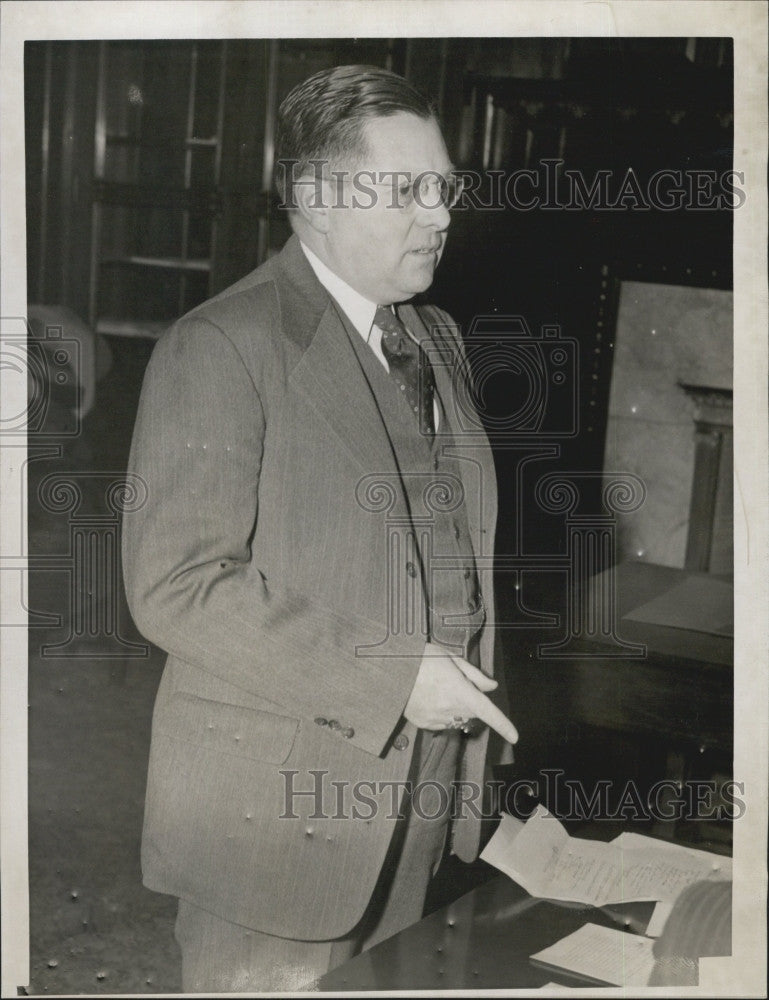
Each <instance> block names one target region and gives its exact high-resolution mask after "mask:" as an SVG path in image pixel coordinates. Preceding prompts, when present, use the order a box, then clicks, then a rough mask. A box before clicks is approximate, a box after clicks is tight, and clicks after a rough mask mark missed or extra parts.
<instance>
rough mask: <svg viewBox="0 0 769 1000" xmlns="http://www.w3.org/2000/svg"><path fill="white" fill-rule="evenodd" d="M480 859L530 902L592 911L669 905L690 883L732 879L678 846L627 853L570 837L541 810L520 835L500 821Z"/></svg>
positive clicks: (703, 856) (718, 864)
mask: <svg viewBox="0 0 769 1000" xmlns="http://www.w3.org/2000/svg"><path fill="white" fill-rule="evenodd" d="M643 839H644V840H645V839H646V838H643ZM671 848H672V849H671ZM481 857H482V858H483V860H484V861H487V862H488V863H489V864H491V865H494V866H495V867H496V868H499V870H500V871H502V872H504V873H505V874H506V875H509V876H510V878H512V879H514V880H515V881H516V882H517V883H518V884H519V885H521V886H523V888H524V889H525V890H526V891H527V892H528V893H530V894H531V895H532V896H538V897H542V898H545V899H558V900H563V901H568V902H574V903H585V904H587V905H590V906H605V905H606V904H608V903H630V902H638V901H646V900H667V901H670V900H673V899H675V898H676V896H677V895H678V894H679V893H680V892H681V891H682V890H683V889H685V888H686V887H687V886H689V885H692V884H693V883H694V882H699V881H700V880H702V879H717V880H723V879H725V878H730V877H731V868H730V867H729V870H728V873H727V872H725V871H724V867H725V866H724V864H723V863H724V862H725V861H726V860H727V859H724V858H717V856H715V855H711V854H707V853H705V852H701V851H694V850H688V849H685V848H684V849H680V848H679V847H678V846H677V845H670V846H668V845H666V844H662V845H660V844H659V842H656V841H651V840H650V841H649V845H648V846H647V845H646V844H643V845H641V846H632V847H631V846H627V841H625V842H621V841H620V842H618V841H613V842H612V843H609V844H606V843H602V842H600V841H595V840H581V839H579V838H576V837H570V836H569V834H568V833H567V832H566V830H565V829H564V828H563V826H562V825H561V824H560V823H559V822H558V820H557V819H556V818H555V817H554V816H552V815H551V814H550V813H549V812H548V811H547V809H545V808H544V807H543V806H537V808H536V809H535V810H534V812H533V813H532V814H531V816H530V818H529V819H528V821H527V822H526V823H525V824H524V826H523V829H521V827H520V824H518V823H516V821H515V820H514V819H513V818H512V817H508V816H503V817H502V821H501V823H500V825H499V827H498V828H497V830H496V832H495V834H494V836H493V837H492V838H491V840H490V841H489V843H488V844H487V845H486V848H485V849H484V851H483V853H482V854H481ZM714 859H715V860H714Z"/></svg>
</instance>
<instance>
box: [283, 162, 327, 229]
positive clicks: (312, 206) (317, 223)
mask: <svg viewBox="0 0 769 1000" xmlns="http://www.w3.org/2000/svg"><path fill="white" fill-rule="evenodd" d="M292 196H293V199H294V204H295V206H296V210H297V212H298V213H299V215H300V216H301V217H302V218H303V219H304V221H305V222H306V223H307V224H308V225H309V226H311V227H312V228H313V229H314V230H315V231H316V232H318V233H327V232H328V230H329V225H330V218H329V216H330V212H331V206H332V205H333V197H334V194H333V191H332V188H331V184H330V183H329V181H327V180H325V179H323V178H322V177H319V176H314V177H311V176H307V177H300V178H299V180H298V181H295V182H294V188H293V192H292Z"/></svg>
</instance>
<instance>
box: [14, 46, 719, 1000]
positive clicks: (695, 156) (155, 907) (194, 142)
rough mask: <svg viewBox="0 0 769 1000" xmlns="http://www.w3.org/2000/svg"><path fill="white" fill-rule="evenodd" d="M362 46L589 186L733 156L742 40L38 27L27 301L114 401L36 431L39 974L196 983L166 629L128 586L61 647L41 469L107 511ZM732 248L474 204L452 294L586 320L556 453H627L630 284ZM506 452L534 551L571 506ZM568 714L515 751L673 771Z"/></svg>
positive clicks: (448, 110)
mask: <svg viewBox="0 0 769 1000" xmlns="http://www.w3.org/2000/svg"><path fill="white" fill-rule="evenodd" d="M346 62H365V63H373V64H377V65H380V66H387V67H388V68H391V69H393V70H395V71H396V72H400V73H403V74H405V75H406V76H407V77H409V78H410V79H411V80H412V81H413V82H414V83H415V84H416V85H417V86H418V87H420V88H421V89H423V90H424V91H425V92H427V93H428V94H430V95H431V96H433V97H435V98H436V101H437V104H438V107H439V112H440V116H441V119H442V123H443V127H444V133H445V136H446V141H447V146H448V148H449V151H450V153H451V154H452V156H453V157H454V160H455V163H456V164H457V166H459V167H462V168H472V169H477V170H482V169H484V168H488V167H491V168H493V169H499V170H502V171H505V172H508V173H509V172H512V171H515V170H518V169H522V168H528V169H536V168H537V167H538V165H539V164H540V163H541V162H542V160H544V159H548V158H559V159H562V160H563V168H565V169H572V170H580V171H582V172H583V173H584V174H585V175H586V179H587V181H588V183H589V182H590V180H591V178H592V177H593V175H594V174H595V172H596V171H597V170H609V171H611V172H612V174H613V176H614V178H615V181H614V182H613V189H616V182H617V179H621V178H622V177H624V176H625V174H626V172H627V170H628V169H629V168H632V169H633V170H634V172H635V173H636V175H637V176H638V178H639V181H640V186H641V188H642V189H645V186H646V185H645V180H646V178H648V177H649V176H651V175H652V174H653V173H654V172H655V171H657V170H660V169H671V170H677V169H680V170H684V171H702V170H712V171H717V172H718V173H719V174H721V173H723V172H724V171H726V170H728V169H730V168H731V167H732V162H733V105H732V77H733V62H732V44H731V40H730V39H718V38H707V39H686V38H675V39H670V38H633V39H628V38H625V39H604V38H573V39H557V38H556V39H536V38H533V39H529V38H524V39H494V40H489V39H478V38H476V39H473V38H469V39H419V40H404V39H397V38H396V39H376V40H370V39H354V40H353V39H326V40H323V39H321V40H317V39H313V40H302V39H292V40H280V41H276V42H264V41H258V40H248V41H245V40H233V41H228V42H227V43H222V42H219V41H206V42H197V43H196V42H192V41H190V42H186V41H176V42H165V41H158V42H152V41H136V42H131V41H125V42H111V43H101V42H90V41H89V42H56V41H53V42H28V43H27V45H26V51H25V88H26V89H25V101H26V157H27V239H28V245H27V273H28V297H29V301H30V302H35V303H46V304H52V305H62V306H66V307H68V308H69V309H70V310H72V311H73V312H74V313H75V314H76V315H77V316H79V317H80V318H81V319H82V320H83V321H84V322H85V323H86V324H87V325H88V326H89V327H90V328H91V329H93V330H96V331H97V332H98V333H99V337H100V340H99V354H98V359H97V360H98V364H97V373H98V374H99V376H100V380H99V382H98V385H97V395H96V405H95V407H94V408H93V409H92V410H91V412H90V413H89V414H88V415H87V416H86V417H85V419H84V421H83V423H82V427H81V432H80V433H79V434H78V435H76V436H74V437H72V438H67V437H64V436H62V437H60V438H59V437H57V428H61V427H62V426H64V424H65V423H66V421H67V417H66V414H67V412H68V408H69V407H71V405H72V403H73V398H72V396H71V395H68V394H67V390H60V389H58V388H57V387H56V386H53V385H51V386H48V387H47V392H48V396H49V398H50V406H49V407H48V410H47V414H46V424H45V426H44V428H42V432H41V435H40V437H39V441H40V442H41V443H45V442H48V443H49V444H50V443H51V442H54V444H55V449H56V454H54V455H53V456H50V455H49V456H48V457H46V456H45V455H44V454H43V452H40V453H39V455H40V457H38V458H35V457H34V456H35V445H36V444H37V439H36V437H35V435H34V434H31V435H30V456H31V458H32V461H31V462H30V466H29V481H30V489H29V497H30V508H29V534H30V553H31V557H32V565H33V572H32V573H31V576H30V606H31V608H32V609H33V611H34V612H43V611H47V612H49V613H51V614H54V615H58V616H59V624H58V625H56V626H53V625H51V624H50V623H49V624H48V625H40V626H38V627H34V626H33V627H32V628H31V629H30V641H31V647H30V712H31V716H30V813H29V815H30V848H31V858H30V866H31V867H30V875H31V902H32V950H33V956H32V957H33V987H34V988H35V989H36V990H37V991H40V992H42V991H44V990H48V991H50V992H59V991H60V992H70V991H73V992H78V991H80V992H86V991H87V992H93V991H101V992H118V991H121V990H126V991H132V992H134V991H136V992H138V991H149V992H155V991H162V990H170V989H174V988H178V979H177V977H178V968H177V962H178V959H177V957H176V951H175V945H174V943H173V941H172V939H171V931H170V928H171V923H172V919H173V905H172V902H171V901H168V900H165V899H163V898H162V897H158V896H155V895H154V894H151V893H148V892H146V891H145V890H143V889H142V888H141V885H140V874H139V870H138V841H139V833H140V826H141V814H142V801H143V787H144V785H143V782H144V772H145V768H146V754H147V748H148V740H149V722H150V712H151V706H152V700H153V697H154V690H155V687H156V685H157V682H158V680H159V674H160V669H161V667H162V659H163V657H162V655H161V654H160V653H159V651H158V650H155V649H153V648H147V649H146V650H145V655H143V656H139V657H138V658H136V657H133V656H132V655H128V654H126V655H125V656H124V657H122V656H121V655H120V653H119V647H120V644H121V643H123V642H132V643H141V641H142V640H141V637H140V636H138V634H137V633H136V632H135V629H134V627H133V625H132V623H131V621H130V618H129V616H128V612H127V608H126V607H125V604H124V598H123V596H122V591H121V590H120V584H119V583H118V584H117V587H118V591H117V594H118V598H119V599H118V602H117V616H118V632H119V637H120V641H119V642H118V643H117V647H116V648H118V653H117V654H116V655H114V656H108V655H102V654H105V651H104V650H102V654H100V651H99V648H98V641H97V642H96V643H94V639H93V636H92V637H90V638H89V637H88V636H85V637H83V638H82V641H81V642H80V644H78V641H75V642H74V643H70V645H69V647H68V649H69V653H68V655H67V656H62V655H58V654H57V652H56V651H51V650H50V649H48V650H46V649H44V647H45V645H46V643H55V642H62V641H63V640H64V639H66V637H67V631H68V629H69V630H70V632H71V631H72V618H73V615H74V614H75V610H74V609H75V598H74V597H73V598H72V600H70V596H69V595H68V593H67V586H66V577H65V574H63V573H55V572H50V571H46V570H44V569H42V568H40V569H35V568H34V559H35V558H39V559H41V560H43V561H44V560H45V558H47V557H50V556H52V555H56V554H58V555H61V554H62V553H65V552H66V551H67V549H68V545H69V544H70V540H71V537H72V536H71V532H72V522H71V519H70V520H69V521H68V519H67V518H66V517H62V515H61V514H56V513H55V512H52V511H51V509H49V508H48V509H47V508H46V507H45V505H44V504H42V503H41V502H40V501H39V497H38V493H37V488H38V487H39V486H40V484H41V483H42V481H43V480H44V479H45V477H46V476H48V475H50V474H52V473H55V472H58V473H62V474H65V475H70V474H71V475H74V476H75V477H80V478H79V481H80V484H81V488H82V493H83V507H82V509H83V510H86V511H89V510H90V511H91V512H93V513H95V514H98V513H99V512H100V511H101V506H100V505H102V494H103V490H102V492H100V490H101V489H102V488H101V487H97V486H96V485H95V484H94V480H93V477H90V476H89V474H90V473H92V472H95V471H101V472H103V471H105V470H108V471H109V472H110V473H111V474H113V475H115V476H119V474H120V472H121V471H122V470H123V469H124V467H125V461H126V458H127V451H128V446H129V443H130V433H131V428H132V422H133V417H134V413H135V407H136V401H137V398H138V392H139V388H140V384H141V378H142V374H143V370H144V366H145V365H146V362H147V359H148V357H149V354H150V352H151V349H152V345H153V336H154V335H155V334H156V333H157V332H158V331H159V330H160V329H162V328H163V326H164V325H165V324H167V323H169V322H171V321H172V320H173V319H174V318H176V317H177V316H178V315H180V314H181V313H182V312H183V311H185V310H186V309H188V308H191V307H192V306H193V305H195V304H196V303H197V302H199V301H202V300H203V299H204V298H206V297H207V296H208V295H209V294H212V293H215V292H216V291H218V290H220V289H222V288H224V287H226V286H227V285H228V284H230V283H231V282H232V281H234V280H236V279H237V278H239V277H241V276H242V275H243V274H245V273H247V272H248V271H249V270H250V269H251V268H253V267H255V266H256V265H257V264H258V263H259V262H260V261H261V260H262V259H264V257H265V256H266V255H267V254H269V253H271V252H274V251H275V250H276V249H278V248H279V247H280V246H281V245H282V243H283V242H284V240H285V238H286V236H287V234H288V227H287V223H286V220H285V218H284V217H283V216H282V214H281V213H280V212H279V211H278V210H277V209H276V199H275V197H274V194H273V191H272V187H271V173H270V171H271V149H272V141H273V138H274V113H275V109H276V107H277V104H278V103H279V102H280V100H281V99H282V97H283V96H285V94H286V93H287V92H288V90H290V89H291V87H292V86H293V85H294V84H296V83H297V82H299V81H300V80H302V79H304V78H305V77H307V76H309V75H310V74H311V73H312V72H315V71H316V70H319V69H322V68H324V67H327V66H332V65H335V64H338V63H346ZM489 129H491V133H490V138H489ZM199 140H202V141H199ZM731 261H732V213H731V211H730V210H728V209H724V208H720V209H704V210H693V209H691V208H682V209H680V210H676V211H661V210H658V209H655V208H652V209H651V210H649V211H638V210H632V209H629V210H625V211H598V210H581V211H565V210H555V211H553V210H547V209H544V208H535V209H534V210H532V211H527V212H524V211H520V210H514V209H512V208H508V209H506V210H504V211H494V212H476V211H459V212H457V213H456V214H455V217H454V221H453V223H452V228H451V232H450V237H449V240H448V245H447V250H446V253H445V256H444V259H443V261H442V263H441V267H440V269H439V272H438V275H437V278H436V282H435V284H434V286H433V288H432V289H431V292H430V298H431V299H432V300H433V301H435V302H436V303H438V304H439V305H441V306H442V307H444V308H445V309H447V310H448V311H449V312H450V313H451V314H452V315H453V316H454V317H455V319H456V320H457V321H458V322H460V323H461V324H462V326H463V329H464V331H465V334H466V337H467V338H468V342H471V339H472V338H471V335H470V334H469V331H470V330H471V329H472V327H473V323H474V321H477V320H478V318H479V317H488V316H497V317H500V316H502V317H505V316H509V317H517V316H520V317H523V318H524V320H525V322H526V324H527V325H528V328H529V330H530V331H531V332H532V333H533V334H534V335H535V336H536V335H537V333H538V332H539V331H540V329H541V328H542V326H543V325H546V326H554V325H557V326H559V327H560V330H561V333H562V335H563V336H564V337H568V338H574V339H575V340H576V342H577V345H578V347H577V361H578V365H577V366H575V381H574V392H575V394H576V401H577V411H578V417H579V419H578V433H577V434H576V436H566V435H564V437H563V438H562V439H557V443H558V446H559V448H560V458H559V465H558V466H557V467H560V468H562V469H568V470H595V471H600V470H601V468H602V461H603V448H604V435H605V429H606V416H607V406H608V396H609V389H610V385H611V366H612V351H611V347H612V332H613V328H614V322H615V311H616V299H617V289H618V282H619V281H620V280H622V279H633V280H641V281H653V282H661V283H666V284H690V285H697V286H702V287H711V288H723V289H727V288H730V287H731V281H732V263H731ZM511 322H512V320H511ZM118 330H121V331H122V332H121V333H120V335H119V334H118V333H117V331H118ZM126 334H130V335H126ZM474 360H475V362H476V363H480V364H482V357H481V358H480V359H479V358H477V357H476V358H475V359H474ZM525 391H526V386H525V385H523V384H522V383H521V382H520V381H519V380H517V379H516V376H515V375H514V374H511V373H510V372H507V373H506V374H505V373H500V374H499V376H498V377H497V378H496V379H492V380H491V381H490V382H489V385H488V397H487V403H488V406H489V412H490V413H492V414H494V413H498V412H501V413H506V412H511V411H512V410H514V409H515V405H516V404H515V402H514V401H515V400H517V399H518V398H519V397H520V394H521V393H525ZM511 400H512V401H513V402H512V403H511V402H510V401H511ZM553 419H555V420H557V419H558V414H557V413H556V414H555V415H554V416H553ZM495 456H496V460H497V473H498V481H499V493H500V521H499V530H498V539H497V551H498V554H500V555H504V554H506V553H509V552H511V551H513V549H514V546H515V544H516V542H515V532H516V527H517V526H518V525H521V526H522V530H523V541H524V546H525V550H526V552H528V553H556V554H558V553H563V552H564V551H565V548H564V546H565V541H564V536H563V530H562V525H560V524H556V523H554V522H553V520H552V519H550V520H548V519H546V518H545V517H544V516H543V515H542V514H541V512H540V511H539V510H538V508H537V507H536V506H535V505H534V504H533V503H532V502H531V500H527V499H526V498H525V497H523V498H520V500H519V502H518V503H515V504H514V501H513V494H514V489H513V488H514V476H513V471H514V466H513V464H512V458H511V453H510V451H509V450H508V449H506V448H505V447H502V446H501V445H500V444H499V442H497V443H496V446H495ZM538 471H539V472H541V471H542V467H540V468H539V469H537V468H534V469H532V475H536V474H537V472H538ZM115 579H116V580H119V575H118V576H116V577H115ZM72 586H75V585H74V584H72ZM507 586H508V584H507V583H506V582H505V581H504V580H502V579H500V592H501V596H502V603H503V605H504V603H505V601H510V600H512V595H510V594H509V593H506V587H507ZM76 639H77V637H76ZM97 639H98V637H97ZM519 639H520V637H518V636H516V637H515V639H513V638H511V636H510V635H509V634H507V635H506V636H505V638H504V642H505V649H504V653H505V667H506V672H507V675H508V683H509V685H510V687H511V690H512V691H513V692H514V693H515V692H517V691H520V690H526V691H527V692H529V693H530V692H532V691H534V690H535V689H536V677H535V674H533V673H532V672H531V671H532V666H531V664H527V663H523V662H522V661H521V658H520V656H518V655H517V654H518V652H519ZM113 647H115V643H114V642H113V643H112V645H111V646H110V648H113ZM125 648H126V649H127V647H125ZM139 648H140V649H141V647H139ZM70 654H73V655H70ZM527 671H528V673H527ZM559 711H562V712H563V713H564V714H563V717H562V718H559V719H556V720H555V722H556V724H555V725H554V722H553V718H552V713H551V706H550V705H549V704H548V703H546V702H545V701H540V702H537V701H536V698H534V699H533V700H532V701H529V702H527V703H526V704H525V706H520V705H519V706H518V714H516V711H513V713H512V714H513V718H514V719H515V721H516V723H518V724H519V729H520V730H521V735H522V739H521V744H520V747H521V749H520V750H519V752H518V761H517V764H516V768H517V770H515V771H514V774H515V775H517V776H522V775H525V774H528V773H533V772H534V771H535V770H536V769H537V768H541V767H548V766H558V765H561V764H564V763H565V764H566V765H567V766H568V769H569V774H570V775H571V776H576V777H578V776H584V777H586V778H587V777H589V776H590V775H591V774H595V773H600V774H601V775H602V776H608V777H611V774H612V771H614V772H616V774H617V776H621V777H625V776H627V775H628V774H638V775H640V776H642V777H644V778H645V779H648V780H651V779H653V778H654V777H655V776H658V774H659V773H661V771H660V769H662V768H663V766H664V759H665V754H666V752H667V751H668V749H669V748H668V747H665V746H656V747H651V748H650V747H649V746H647V745H645V744H644V743H643V742H642V741H639V740H633V739H628V737H627V736H625V735H619V734H617V733H613V732H611V731H610V730H608V729H607V730H606V731H603V730H601V729H600V728H599V729H596V730H595V731H593V732H590V733H585V732H580V733H574V732H572V731H571V730H570V729H569V719H568V705H567V706H566V707H565V708H564V707H561V709H559ZM554 732H555V733H558V734H559V735H557V736H554V735H553V733H554ZM476 876H477V872H476ZM466 877H467V876H466V874H463V873H460V872H459V871H458V870H456V869H452V870H451V871H450V872H449V875H448V876H444V880H443V882H442V883H440V882H439V883H438V884H436V887H435V890H434V896H433V903H432V905H437V903H438V902H440V901H442V900H444V899H445V898H447V897H448V896H450V895H451V894H452V893H454V894H457V893H458V892H459V891H460V889H461V888H462V887H466V885H467V884H470V883H468V882H467V881H466Z"/></svg>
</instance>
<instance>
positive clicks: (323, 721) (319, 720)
mask: <svg viewBox="0 0 769 1000" xmlns="http://www.w3.org/2000/svg"><path fill="white" fill-rule="evenodd" d="M313 722H314V723H315V725H316V726H327V725H328V719H324V718H323V716H322V715H319V716H318V718H317V719H313Z"/></svg>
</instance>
